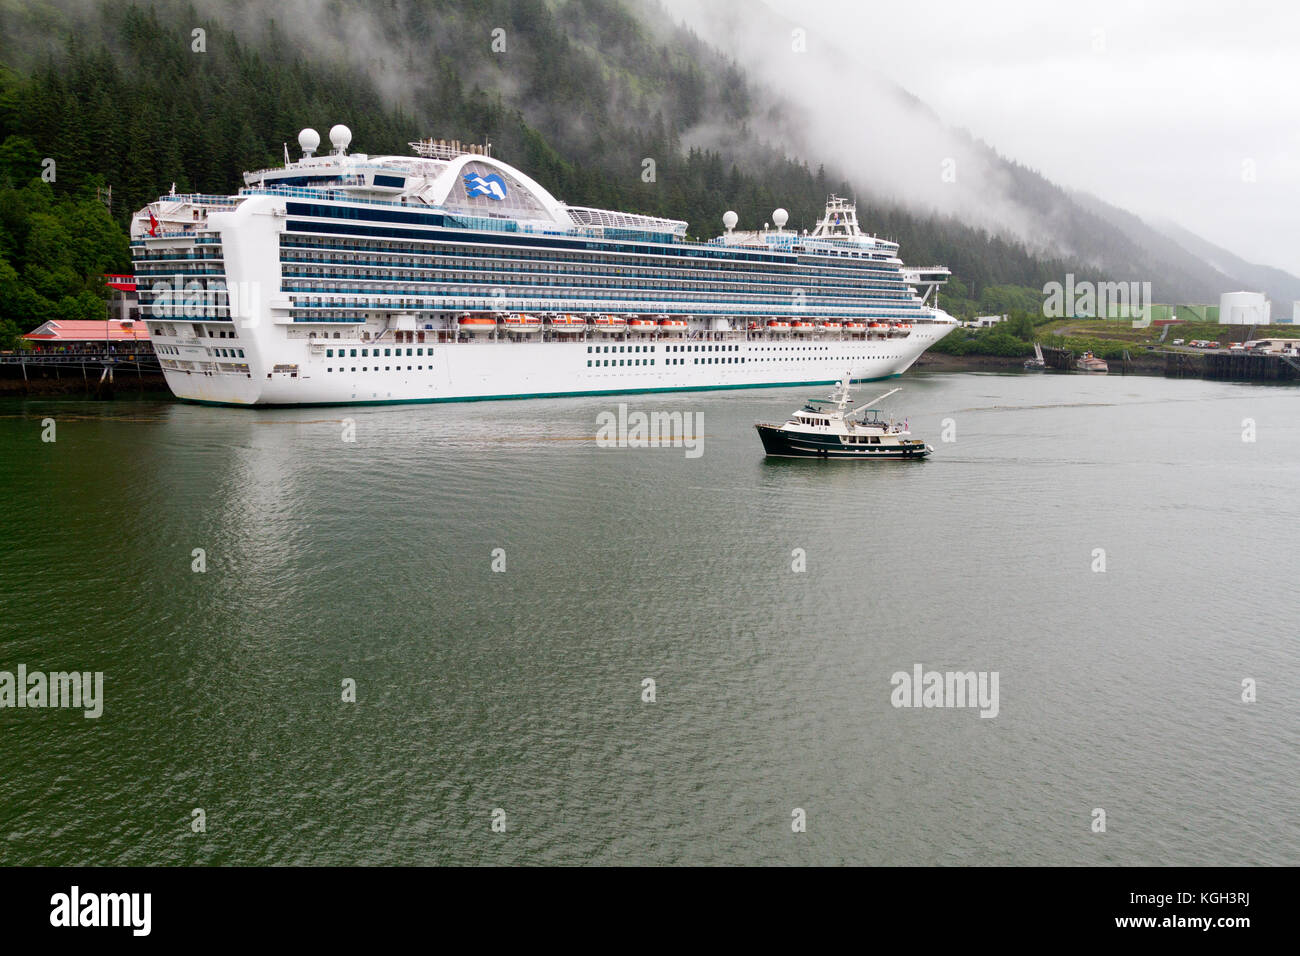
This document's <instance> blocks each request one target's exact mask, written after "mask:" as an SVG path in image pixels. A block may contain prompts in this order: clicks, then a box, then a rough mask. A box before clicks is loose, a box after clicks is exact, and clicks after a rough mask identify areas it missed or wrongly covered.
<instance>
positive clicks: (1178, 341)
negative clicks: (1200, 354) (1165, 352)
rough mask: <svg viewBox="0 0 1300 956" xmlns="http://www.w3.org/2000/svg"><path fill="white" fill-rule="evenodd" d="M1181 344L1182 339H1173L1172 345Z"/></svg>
mask: <svg viewBox="0 0 1300 956" xmlns="http://www.w3.org/2000/svg"><path fill="white" fill-rule="evenodd" d="M1182 344H1183V340H1182V339H1174V345H1182Z"/></svg>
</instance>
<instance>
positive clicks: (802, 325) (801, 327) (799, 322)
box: [790, 319, 816, 335]
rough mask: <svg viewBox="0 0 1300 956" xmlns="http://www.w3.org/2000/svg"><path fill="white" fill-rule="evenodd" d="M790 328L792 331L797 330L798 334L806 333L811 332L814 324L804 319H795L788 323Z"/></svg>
mask: <svg viewBox="0 0 1300 956" xmlns="http://www.w3.org/2000/svg"><path fill="white" fill-rule="evenodd" d="M790 328H791V330H792V331H794V332H798V333H799V334H800V335H807V334H808V333H810V332H812V331H813V329H815V328H816V326H815V325H813V324H812V323H811V322H809V321H807V320H806V319H795V320H794V321H793V322H791V323H790Z"/></svg>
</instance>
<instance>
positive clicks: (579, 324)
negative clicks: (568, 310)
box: [550, 314, 587, 332]
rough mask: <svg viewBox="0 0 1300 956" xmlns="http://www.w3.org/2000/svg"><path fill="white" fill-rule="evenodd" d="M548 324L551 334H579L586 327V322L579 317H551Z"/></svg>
mask: <svg viewBox="0 0 1300 956" xmlns="http://www.w3.org/2000/svg"><path fill="white" fill-rule="evenodd" d="M550 323H551V331H553V332H581V331H583V330H584V329H585V328H586V327H587V320H586V319H584V318H583V317H582V316H580V315H567V314H566V315H553V316H551V318H550Z"/></svg>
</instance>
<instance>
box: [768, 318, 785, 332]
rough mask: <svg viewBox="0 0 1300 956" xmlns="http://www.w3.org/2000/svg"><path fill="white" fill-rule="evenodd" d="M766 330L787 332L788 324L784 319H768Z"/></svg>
mask: <svg viewBox="0 0 1300 956" xmlns="http://www.w3.org/2000/svg"><path fill="white" fill-rule="evenodd" d="M767 328H768V331H770V332H789V331H790V323H789V322H787V321H786V320H785V319H768V320H767Z"/></svg>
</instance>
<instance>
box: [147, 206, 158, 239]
mask: <svg viewBox="0 0 1300 956" xmlns="http://www.w3.org/2000/svg"><path fill="white" fill-rule="evenodd" d="M149 235H151V236H156V235H158V220H157V218H155V217H154V214H153V210H152V209H150V210H149Z"/></svg>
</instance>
